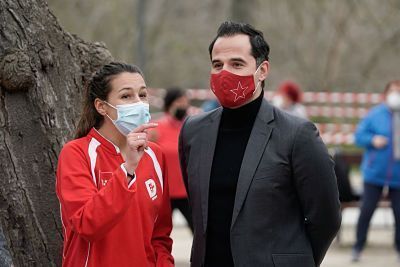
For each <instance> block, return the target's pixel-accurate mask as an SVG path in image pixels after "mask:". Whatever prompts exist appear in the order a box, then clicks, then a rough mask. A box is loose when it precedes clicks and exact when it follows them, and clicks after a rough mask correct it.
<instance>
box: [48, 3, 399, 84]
mask: <svg viewBox="0 0 400 267" xmlns="http://www.w3.org/2000/svg"><path fill="white" fill-rule="evenodd" d="M139 1H141V0H136V1H132V0H113V1H106V0H96V1H94V0H85V1H80V0H69V1H63V0H49V2H50V5H51V6H52V7H53V8H54V10H55V12H56V14H57V16H58V17H59V18H60V20H61V21H62V22H63V24H65V26H66V28H67V29H68V30H70V31H72V32H75V33H78V34H79V35H80V36H82V37H84V38H86V39H88V40H102V41H105V42H106V43H107V45H108V47H109V48H110V51H112V53H113V55H114V56H116V57H117V58H119V59H122V60H126V61H132V58H133V61H134V62H136V63H137V62H139V59H138V54H137V53H135V54H134V55H133V51H137V50H138V47H137V46H138V45H137V42H136V40H137V35H138V34H139V31H137V25H136V24H137V22H136V21H135V14H136V11H137V9H138V3H139ZM146 7H147V8H146V13H145V19H144V21H145V25H146V30H145V38H144V39H145V40H144V41H145V44H146V45H145V48H146V51H145V52H144V53H141V55H143V54H144V57H145V62H146V74H147V75H146V80H147V82H148V85H150V86H152V87H167V86H169V85H172V84H176V85H181V86H183V87H186V88H196V87H197V88H198V87H200V88H207V87H208V80H209V63H210V62H209V58H208V52H207V48H208V45H209V42H210V41H211V39H212V38H213V37H214V36H215V33H216V30H217V28H218V26H219V24H220V23H221V22H222V21H224V20H225V19H229V18H232V19H235V20H241V21H247V22H250V23H252V24H254V25H255V26H256V27H257V28H259V29H261V30H262V31H263V32H264V34H265V37H266V39H267V40H268V42H269V43H270V45H271V75H270V76H269V78H268V82H267V88H268V89H269V90H274V89H275V88H276V86H277V84H279V83H280V82H281V81H282V80H285V79H288V78H289V79H293V80H295V81H297V82H299V83H300V85H301V86H302V88H303V89H305V90H318V91H320V90H342V91H349V90H354V91H374V90H380V89H381V88H382V86H384V84H386V82H387V81H388V80H392V79H394V78H398V75H399V74H398V61H399V57H398V51H399V50H400V33H399V32H400V23H399V21H400V4H399V1H398V0H386V1H375V0H363V1H359V0H337V1H330V0H307V1H296V0H281V1H275V0H251V1H244V0H220V1H214V0H203V1H196V0H176V1H168V0H146ZM135 10H136V11H135ZM132 14H133V15H132ZM82 25H84V27H82Z"/></svg>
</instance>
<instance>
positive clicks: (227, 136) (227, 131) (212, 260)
mask: <svg viewBox="0 0 400 267" xmlns="http://www.w3.org/2000/svg"><path fill="white" fill-rule="evenodd" d="M263 96H264V93H263V92H261V95H260V96H259V97H258V98H257V99H255V100H254V101H252V102H250V103H248V104H246V105H245V106H243V107H240V108H237V109H228V108H224V109H223V111H222V117H221V122H220V125H219V130H218V137H217V143H216V146H215V152H214V158H213V163H212V168H211V177H210V189H209V199H208V223H207V239H206V240H207V246H206V248H207V250H206V259H205V266H207V267H217V266H218V267H220V266H224V267H228V266H233V259H232V251H231V244H230V227H231V221H232V211H233V206H234V202H235V194H236V186H237V181H238V177H239V172H240V167H241V165H242V160H243V156H244V152H245V149H246V146H247V142H248V140H249V137H250V134H251V129H252V128H253V124H254V121H255V119H256V116H257V113H258V111H259V109H260V106H261V102H262V99H263Z"/></svg>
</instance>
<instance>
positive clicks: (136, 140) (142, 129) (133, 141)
mask: <svg viewBox="0 0 400 267" xmlns="http://www.w3.org/2000/svg"><path fill="white" fill-rule="evenodd" d="M157 126H158V124H157V123H146V124H142V125H140V126H139V127H137V128H136V129H134V130H133V131H132V132H130V133H129V134H128V135H127V136H126V141H127V150H126V155H125V164H124V165H125V169H126V171H127V172H128V173H129V174H133V173H134V171H135V170H136V167H137V166H138V164H139V161H140V159H141V158H142V156H143V153H144V149H145V148H147V141H148V133H147V130H148V129H151V128H155V127H157Z"/></svg>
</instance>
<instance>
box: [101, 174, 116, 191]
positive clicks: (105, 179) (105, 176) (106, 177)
mask: <svg viewBox="0 0 400 267" xmlns="http://www.w3.org/2000/svg"><path fill="white" fill-rule="evenodd" d="M112 177H113V173H112V172H102V171H99V180H100V185H101V186H100V188H101V187H105V186H106V185H107V183H108V180H110V179H111V178H112Z"/></svg>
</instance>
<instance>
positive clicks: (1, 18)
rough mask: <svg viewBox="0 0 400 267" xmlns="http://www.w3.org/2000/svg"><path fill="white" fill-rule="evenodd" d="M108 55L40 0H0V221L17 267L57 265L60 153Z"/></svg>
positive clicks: (60, 246)
mask: <svg viewBox="0 0 400 267" xmlns="http://www.w3.org/2000/svg"><path fill="white" fill-rule="evenodd" d="M83 26H84V25H83ZM111 60H112V57H111V54H110V53H109V52H108V50H107V49H106V47H105V45H104V44H101V43H87V42H84V41H83V40H81V39H79V38H78V37H77V36H73V35H71V34H69V33H67V32H65V31H64V30H63V29H62V28H61V26H60V25H59V24H58V22H57V19H56V18H55V16H54V15H53V14H52V13H51V11H50V10H49V9H48V6H47V4H46V2H45V1H44V0H30V1H26V0H0V159H1V161H0V179H1V186H0V222H1V226H2V228H3V231H4V235H5V237H6V240H7V243H8V248H9V251H10V254H11V256H12V259H13V262H14V265H15V266H60V265H61V255H62V232H63V230H62V225H61V221H60V214H59V203H58V200H57V198H56V195H55V171H56V166H57V157H58V153H59V151H60V149H61V147H62V146H63V144H64V143H65V142H66V141H67V140H69V139H71V137H72V134H73V131H74V126H75V123H76V122H77V119H78V117H79V111H80V108H81V93H82V89H83V84H84V82H85V80H86V79H87V78H88V77H89V75H90V74H91V73H92V72H93V71H94V70H95V69H96V67H98V66H100V65H101V64H104V63H106V62H109V61H111Z"/></svg>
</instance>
